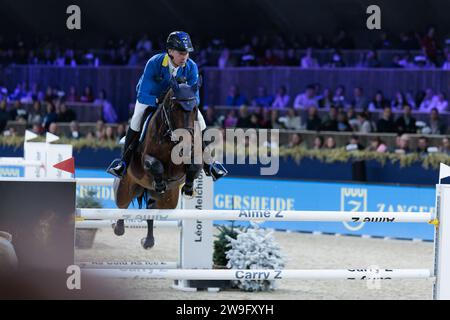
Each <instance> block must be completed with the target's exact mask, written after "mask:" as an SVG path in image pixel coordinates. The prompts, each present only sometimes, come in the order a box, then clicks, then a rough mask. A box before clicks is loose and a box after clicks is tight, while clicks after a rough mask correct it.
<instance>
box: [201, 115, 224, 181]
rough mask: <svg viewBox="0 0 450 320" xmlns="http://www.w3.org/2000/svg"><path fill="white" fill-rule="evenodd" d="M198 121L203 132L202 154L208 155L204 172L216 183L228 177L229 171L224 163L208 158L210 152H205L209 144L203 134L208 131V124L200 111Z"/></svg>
mask: <svg viewBox="0 0 450 320" xmlns="http://www.w3.org/2000/svg"><path fill="white" fill-rule="evenodd" d="M197 119H198V122H199V125H200V130H201V132H202V152H203V154H204V155H206V157H205V159H204V164H203V170H204V171H205V174H206V175H207V176H211V177H212V178H213V180H214V181H216V180H218V179H220V178H222V177H224V176H226V175H227V174H228V171H227V169H225V166H224V165H223V164H222V163H220V162H219V161H213V159H212V158H211V157H207V156H208V155H209V152H206V153H205V152H204V151H205V149H206V148H207V147H208V144H209V143H206V142H205V141H204V140H203V133H204V131H205V130H206V123H205V119H204V118H203V115H202V113H201V112H200V110H199V111H198V113H197Z"/></svg>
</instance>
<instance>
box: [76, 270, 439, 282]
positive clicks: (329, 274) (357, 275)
mask: <svg viewBox="0 0 450 320" xmlns="http://www.w3.org/2000/svg"><path fill="white" fill-rule="evenodd" d="M82 272H83V274H85V275H91V276H98V277H102V278H119V279H127V278H133V279H172V280H281V279H297V280H370V279H379V280H391V279H432V277H431V272H430V270H429V269H360V270H352V269H342V270H340V269H334V270H324V269H317V270H289V269H284V270H268V269H262V270H257V269H253V270H252V269H245V270H238V269H230V270H220V269H218V270H215V269H174V270H170V269H168V270H167V269H152V270H130V269H129V270H126V269H120V270H119V269H114V270H100V269H83V271H82Z"/></svg>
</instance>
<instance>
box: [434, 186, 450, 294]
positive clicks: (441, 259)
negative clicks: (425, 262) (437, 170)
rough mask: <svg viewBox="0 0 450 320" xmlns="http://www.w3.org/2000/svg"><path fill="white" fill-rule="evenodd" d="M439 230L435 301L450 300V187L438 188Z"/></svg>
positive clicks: (435, 252) (435, 263) (436, 248)
mask: <svg viewBox="0 0 450 320" xmlns="http://www.w3.org/2000/svg"><path fill="white" fill-rule="evenodd" d="M436 215H437V216H436V217H437V220H436V221H437V223H438V226H437V229H436V232H435V237H434V257H435V258H434V259H435V261H434V275H435V276H436V283H435V284H434V287H433V299H437V300H450V185H448V184H438V185H437V186H436Z"/></svg>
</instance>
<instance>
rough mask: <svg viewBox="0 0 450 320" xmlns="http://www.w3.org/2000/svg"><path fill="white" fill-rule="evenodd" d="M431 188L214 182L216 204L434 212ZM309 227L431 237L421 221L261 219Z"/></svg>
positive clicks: (283, 225) (224, 206)
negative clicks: (289, 220) (370, 221)
mask: <svg viewBox="0 0 450 320" xmlns="http://www.w3.org/2000/svg"><path fill="white" fill-rule="evenodd" d="M434 206H435V188H430V187H413V186H391V185H367V184H356V183H331V182H330V183H325V182H305V181H280V180H276V181H275V180H268V179H267V180H265V179H258V180H255V179H253V180H252V179H237V178H228V179H222V180H220V181H218V182H217V183H216V185H215V193H214V208H215V209H270V210H311V211H315V210H331V211H378V212H393V211H396V212H398V211H399V212H429V211H431V212H433V213H434V211H435V207H434ZM263 225H264V226H265V227H270V228H276V229H284V230H292V231H307V232H324V233H339V234H352V235H369V236H378V237H393V238H408V239H423V240H433V238H434V229H433V226H431V225H428V224H424V223H363V222H362V223H352V222H344V223H342V222H265V223H264V224H263Z"/></svg>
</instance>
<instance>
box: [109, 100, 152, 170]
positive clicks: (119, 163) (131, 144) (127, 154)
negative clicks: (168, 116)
mask: <svg viewBox="0 0 450 320" xmlns="http://www.w3.org/2000/svg"><path fill="white" fill-rule="evenodd" d="M146 108H147V105H145V104H142V103H140V102H139V101H136V105H135V107H134V113H133V117H132V118H131V122H130V126H129V128H128V130H127V133H126V135H125V145H124V147H123V151H122V159H116V160H114V161H113V162H112V163H111V165H110V166H109V167H108V169H107V170H106V171H107V172H108V173H110V174H112V175H115V176H117V177H122V176H123V175H124V173H125V171H126V169H127V167H128V165H129V163H130V160H131V156H132V154H133V150H134V148H135V146H136V144H137V142H138V140H139V132H140V131H141V123H142V117H143V115H144V112H145V109H146Z"/></svg>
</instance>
